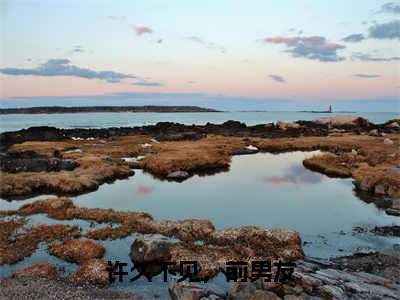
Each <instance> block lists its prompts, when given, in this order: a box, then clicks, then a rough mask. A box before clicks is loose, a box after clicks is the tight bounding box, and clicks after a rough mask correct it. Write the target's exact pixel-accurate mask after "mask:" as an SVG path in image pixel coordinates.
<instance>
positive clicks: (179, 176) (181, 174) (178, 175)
mask: <svg viewBox="0 0 400 300" xmlns="http://www.w3.org/2000/svg"><path fill="white" fill-rule="evenodd" d="M189 177H190V174H189V173H188V172H186V171H175V172H171V173H169V174H168V175H167V179H170V180H177V181H180V180H184V179H187V178H189Z"/></svg>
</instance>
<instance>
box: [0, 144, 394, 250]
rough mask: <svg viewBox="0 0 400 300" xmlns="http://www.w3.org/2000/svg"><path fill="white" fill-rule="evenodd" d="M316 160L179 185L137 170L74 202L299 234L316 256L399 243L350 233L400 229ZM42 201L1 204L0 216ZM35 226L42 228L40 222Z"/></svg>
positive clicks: (245, 165) (277, 160)
mask: <svg viewBox="0 0 400 300" xmlns="http://www.w3.org/2000/svg"><path fill="white" fill-rule="evenodd" d="M318 153H319V152H318V151H314V152H290V153H282V154H268V153H259V154H254V155H242V156H234V157H233V158H232V162H231V167H230V170H229V171H227V172H222V173H218V174H215V175H212V176H194V177H192V178H189V179H188V180H186V181H184V182H181V183H177V182H170V181H161V180H158V179H156V178H154V177H153V176H152V175H151V174H148V173H145V172H143V171H142V170H135V175H134V176H132V177H130V178H129V179H126V180H117V181H116V182H114V183H111V184H103V185H102V186H100V188H99V189H98V190H97V191H95V192H92V193H88V194H84V195H81V196H78V197H74V198H73V199H74V202H75V204H76V205H78V206H82V207H93V208H96V207H98V208H113V209H115V210H126V211H144V212H148V213H150V214H151V215H152V216H153V217H154V218H156V219H170V220H180V219H190V218H200V219H208V220H210V221H211V222H213V224H214V225H215V227H216V228H218V229H220V228H225V227H237V226H243V225H256V226H262V227H266V228H290V229H294V230H297V231H298V232H300V234H301V237H302V239H303V241H304V242H305V245H304V250H305V252H306V254H307V255H310V256H316V257H331V256H339V255H346V254H352V253H354V252H359V251H371V250H377V251H378V250H384V249H385V248H388V247H389V248H390V247H391V245H393V244H394V243H400V238H388V237H380V236H376V235H372V234H368V233H364V234H354V233H353V232H352V229H353V227H354V226H363V227H368V226H381V225H392V224H396V225H398V224H400V222H399V219H398V218H397V217H393V216H388V215H386V214H385V212H384V211H383V210H380V209H378V208H377V207H376V206H375V205H374V204H372V203H366V202H363V201H362V200H360V199H359V198H358V197H357V196H356V195H355V194H354V192H353V184H352V179H339V178H329V177H327V176H325V175H323V174H320V173H316V172H312V171H310V170H307V169H306V168H305V167H304V166H303V164H302V161H303V159H304V158H306V157H310V156H312V155H315V154H318ZM41 198H44V196H41V197H35V198H32V199H27V200H24V201H12V202H6V201H1V202H0V209H11V208H17V207H18V206H21V205H22V204H25V203H28V202H32V201H33V200H37V199H41ZM34 222H35V223H36V222H40V217H37V218H35V220H34Z"/></svg>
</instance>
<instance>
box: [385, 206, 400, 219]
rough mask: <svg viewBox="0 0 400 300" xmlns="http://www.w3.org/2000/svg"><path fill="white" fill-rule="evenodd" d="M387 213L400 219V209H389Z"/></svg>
mask: <svg viewBox="0 0 400 300" xmlns="http://www.w3.org/2000/svg"><path fill="white" fill-rule="evenodd" d="M385 212H386V213H387V214H388V215H392V216H398V217H400V209H398V208H387V209H386V210H385Z"/></svg>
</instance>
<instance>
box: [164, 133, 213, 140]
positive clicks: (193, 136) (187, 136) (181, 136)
mask: <svg viewBox="0 0 400 300" xmlns="http://www.w3.org/2000/svg"><path fill="white" fill-rule="evenodd" d="M205 136H206V135H205V134H204V133H201V132H195V131H187V132H181V133H174V134H173V133H171V134H161V135H158V136H156V139H157V141H184V140H191V141H193V140H199V139H202V138H204V137H205Z"/></svg>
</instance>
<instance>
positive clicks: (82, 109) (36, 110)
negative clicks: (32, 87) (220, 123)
mask: <svg viewBox="0 0 400 300" xmlns="http://www.w3.org/2000/svg"><path fill="white" fill-rule="evenodd" d="M96 112H159V113H163V112H174V113H179V112H185V113H187V112H219V111H218V110H215V109H211V108H204V107H198V106H153V105H146V106H71V107H67V106H38V107H26V108H25V107H24V108H0V114H1V115H9V114H62V113H96Z"/></svg>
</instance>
